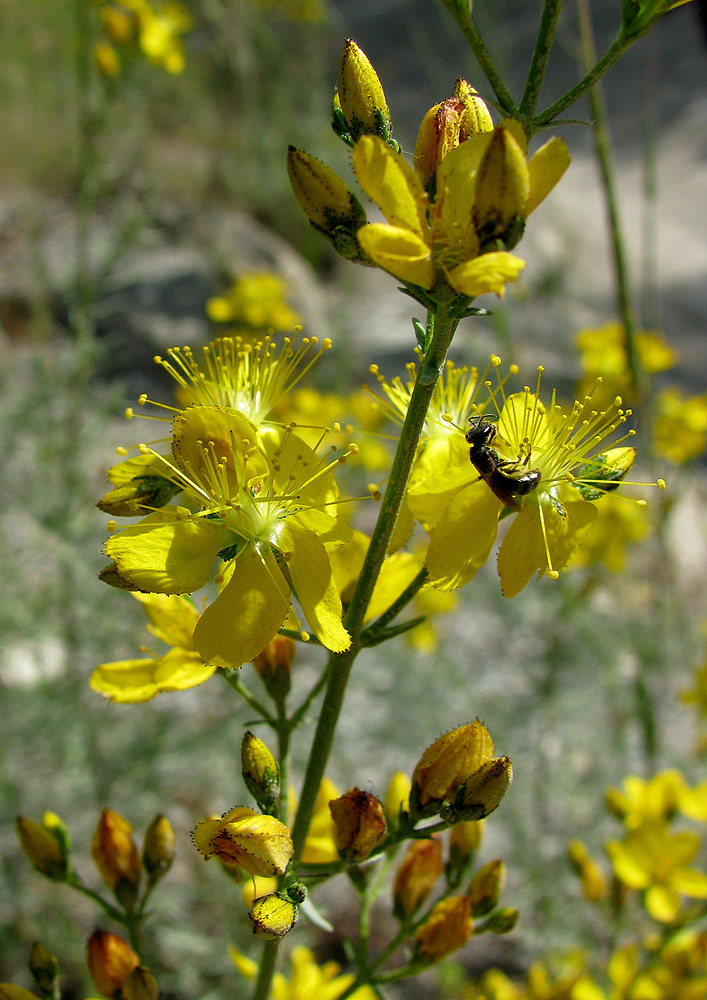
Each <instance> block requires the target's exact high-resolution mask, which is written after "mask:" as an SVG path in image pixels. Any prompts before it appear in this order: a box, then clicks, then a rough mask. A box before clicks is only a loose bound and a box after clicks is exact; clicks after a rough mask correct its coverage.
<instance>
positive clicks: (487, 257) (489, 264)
mask: <svg viewBox="0 0 707 1000" xmlns="http://www.w3.org/2000/svg"><path fill="white" fill-rule="evenodd" d="M524 267H525V261H524V260H521V259H520V257H516V256H514V254H512V253H507V252H506V251H505V250H496V251H494V252H493V253H485V254H483V255H482V256H481V257H475V258H474V259H473V260H468V261H466V262H465V263H464V264H459V265H458V266H457V267H455V268H454V269H453V270H452V271H450V272H449V274H448V275H447V278H448V280H449V284H450V285H451V286H452V288H455V289H456V290H457V291H458V292H463V294H464V295H468V296H469V297H470V298H472V299H473V298H476V296H477V295H485V294H486V293H487V292H495V293H496V295H498V297H499V298H501V296H502V295H503V293H504V291H505V288H506V283H507V282H509V281H516V279H517V278H518V275H519V274H520V272H521V271H522V270H523V268H524Z"/></svg>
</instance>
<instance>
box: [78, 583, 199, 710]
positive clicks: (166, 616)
mask: <svg viewBox="0 0 707 1000" xmlns="http://www.w3.org/2000/svg"><path fill="white" fill-rule="evenodd" d="M133 597H134V598H135V599H136V600H137V601H140V603H141V604H142V606H143V609H144V611H145V614H146V615H147V617H148V618H149V620H150V625H148V626H147V630H148V632H151V633H152V634H153V635H154V636H156V637H157V638H158V639H161V640H162V641H163V642H166V643H167V644H168V645H169V646H172V649H171V650H170V651H169V652H168V653H165V655H164V656H157V655H155V656H153V657H149V658H145V659H137V660H117V661H115V662H113V663H102V664H101V665H100V666H99V667H96V669H95V670H94V672H93V674H92V675H91V679H90V681H89V683H90V685H91V687H92V688H93V690H94V691H97V692H98V693H99V694H102V695H105V697H106V698H110V700H111V701H116V702H139V701H149V699H150V698H154V697H155V696H156V695H158V694H161V693H163V692H165V691H186V690H187V689H188V688H192V687H196V686H197V685H198V684H203V683H204V681H207V680H208V679H209V677H211V675H212V674H213V672H214V670H215V669H216V665H215V664H210V665H207V664H206V663H204V661H203V660H202V658H201V656H199V654H198V653H197V652H196V650H195V649H194V642H193V635H194V628H195V627H196V623H197V622H198V620H199V612H198V611H197V610H196V608H195V607H194V605H193V604H192V603H191V601H189V600H187V598H185V597H180V596H178V595H175V594H172V595H168V594H133Z"/></svg>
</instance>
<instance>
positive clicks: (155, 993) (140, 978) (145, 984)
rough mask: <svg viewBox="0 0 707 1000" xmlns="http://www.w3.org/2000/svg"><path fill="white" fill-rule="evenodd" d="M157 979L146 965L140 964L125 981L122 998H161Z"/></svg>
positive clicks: (142, 999)
mask: <svg viewBox="0 0 707 1000" xmlns="http://www.w3.org/2000/svg"><path fill="white" fill-rule="evenodd" d="M159 995H160V988H159V986H158V985H157V980H156V979H155V977H154V976H153V975H152V973H151V972H150V970H149V969H146V968H145V966H144V965H138V967H137V969H133V971H132V972H131V973H130V975H129V976H128V977H127V978H126V980H125V982H124V983H123V989H122V1000H159Z"/></svg>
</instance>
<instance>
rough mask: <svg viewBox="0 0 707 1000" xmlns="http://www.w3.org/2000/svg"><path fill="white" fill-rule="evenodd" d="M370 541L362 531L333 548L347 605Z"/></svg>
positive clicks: (338, 586) (337, 579)
mask: <svg viewBox="0 0 707 1000" xmlns="http://www.w3.org/2000/svg"><path fill="white" fill-rule="evenodd" d="M370 541H371V540H370V538H369V537H368V535H364V534H363V532H362V531H354V533H353V535H352V536H351V539H350V540H349V541H348V542H346V543H345V544H344V545H336V546H333V547H332V549H331V552H330V553H329V562H330V565H331V569H332V573H333V574H334V582H335V583H336V589H337V590H338V591H339V594H340V595H341V599H342V601H344V602H345V603H348V602H349V601H350V600H351V598H352V596H353V591H354V587H355V586H356V583H357V581H358V577H359V574H360V572H361V567H362V566H363V560H364V558H365V555H366V552H367V551H368V546H369V543H370ZM337 794H338V793H337Z"/></svg>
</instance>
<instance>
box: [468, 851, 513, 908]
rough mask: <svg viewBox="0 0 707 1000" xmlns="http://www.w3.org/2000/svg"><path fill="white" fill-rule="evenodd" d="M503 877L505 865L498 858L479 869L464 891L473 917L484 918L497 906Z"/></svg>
mask: <svg viewBox="0 0 707 1000" xmlns="http://www.w3.org/2000/svg"><path fill="white" fill-rule="evenodd" d="M505 876H506V868H505V865H504V864H503V862H502V861H501V860H499V859H498V858H497V859H496V860H495V861H489V862H488V864H486V865H484V866H483V867H482V868H479V870H478V872H477V873H476V875H474V877H473V879H472V880H471V882H470V883H469V888H468V889H467V890H466V894H467V896H468V897H469V899H470V900H471V912H472V913H473V915H474V917H485V916H486V914H487V913H490V912H491V910H493V909H494V907H495V906H496V905H497V904H498V900H499V897H500V895H501V889H502V888H503V883H504V881H505Z"/></svg>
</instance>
